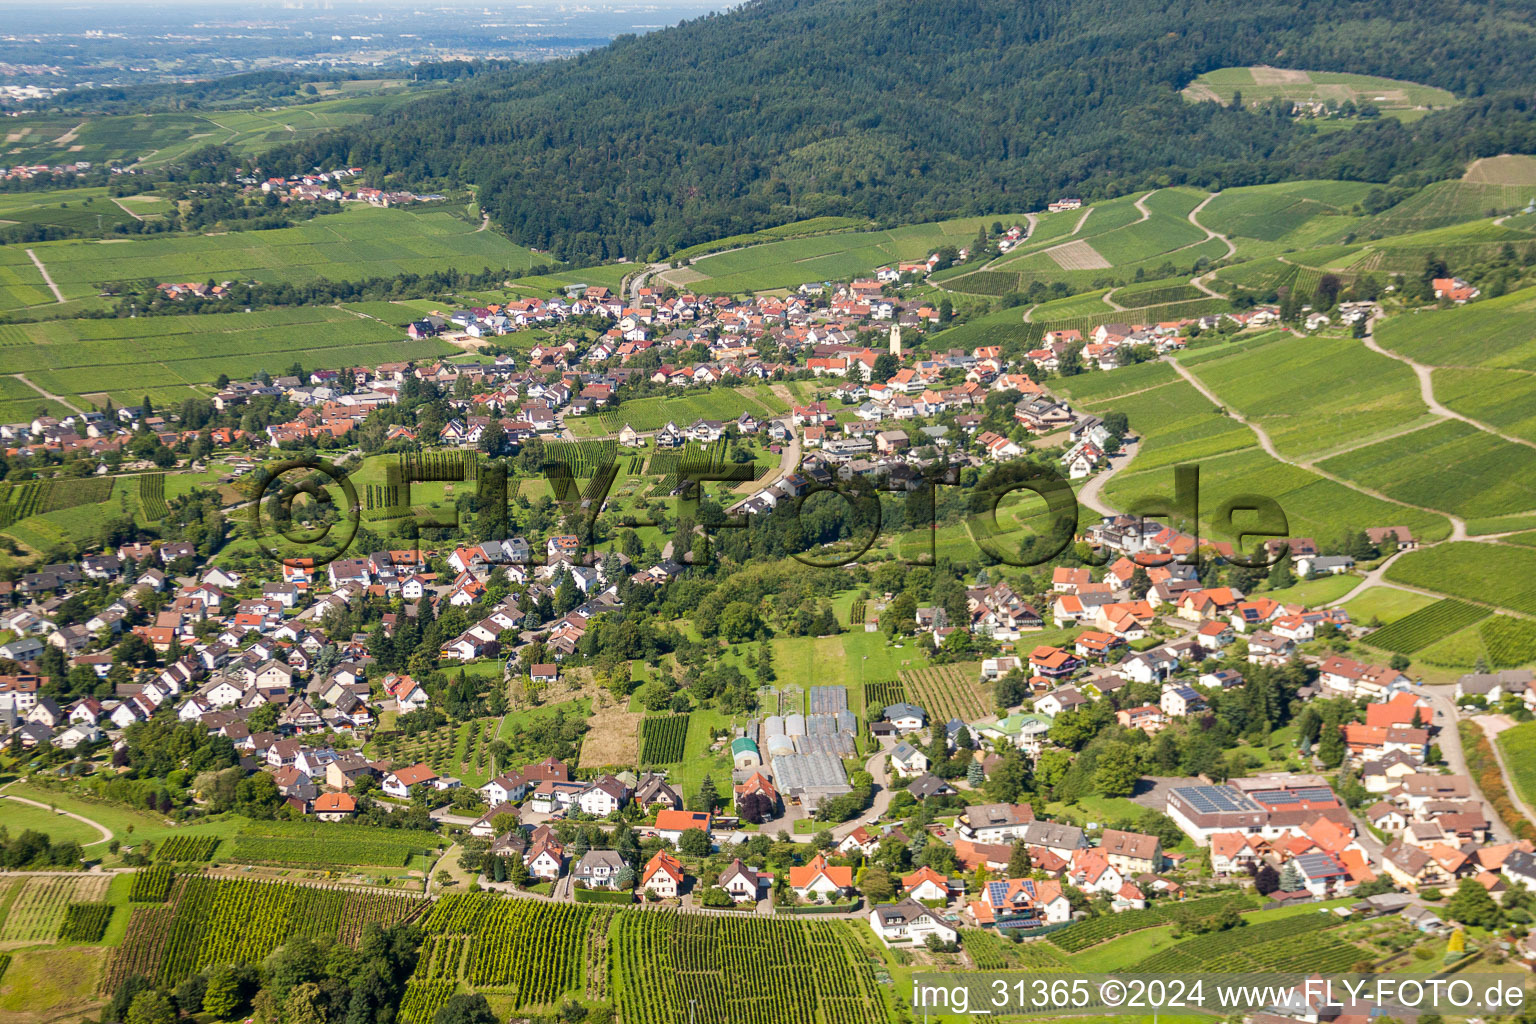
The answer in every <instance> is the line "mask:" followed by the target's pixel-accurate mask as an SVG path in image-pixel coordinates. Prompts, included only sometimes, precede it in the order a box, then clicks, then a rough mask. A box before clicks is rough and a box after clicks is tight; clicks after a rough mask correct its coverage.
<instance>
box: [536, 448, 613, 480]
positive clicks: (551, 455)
mask: <svg viewBox="0 0 1536 1024" xmlns="http://www.w3.org/2000/svg"><path fill="white" fill-rule="evenodd" d="M618 457H619V445H618V442H617V441H545V442H544V465H545V466H546V467H550V466H560V467H564V468H566V469H569V470H570V473H571V476H573V477H580V476H586V477H590V476H596V475H597V473H598V470H600V469H601V468H603V467H604V466H613V465H615V464H616V462H617V460H618Z"/></svg>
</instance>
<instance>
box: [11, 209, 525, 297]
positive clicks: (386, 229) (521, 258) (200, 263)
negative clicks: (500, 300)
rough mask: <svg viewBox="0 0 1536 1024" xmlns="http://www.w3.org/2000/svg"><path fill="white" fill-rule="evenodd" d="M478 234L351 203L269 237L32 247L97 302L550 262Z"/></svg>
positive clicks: (453, 223) (431, 216) (443, 214)
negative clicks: (197, 289)
mask: <svg viewBox="0 0 1536 1024" xmlns="http://www.w3.org/2000/svg"><path fill="white" fill-rule="evenodd" d="M478 227H479V225H478V224H474V223H471V222H470V221H469V220H467V219H465V218H463V217H459V216H455V215H454V213H453V212H450V211H449V210H447V209H444V208H442V207H440V206H425V207H421V208H417V209H409V210H407V209H400V208H394V207H392V208H388V209H378V208H374V207H368V206H351V207H349V208H347V209H346V210H344V211H343V212H341V213H337V214H330V215H327V216H324V217H317V218H315V219H314V220H310V221H306V222H304V223H303V224H299V225H296V226H294V227H285V228H274V229H272V230H270V231H236V232H228V233H223V234H207V235H157V236H148V237H143V238H123V239H102V240H94V239H92V240H70V241H62V242H39V243H37V244H35V245H32V246H30V247H29V248H30V249H31V251H32V252H33V253H35V254H36V255H37V258H38V259H40V260H42V261H43V263H44V265H45V266H47V268H48V273H49V275H50V276H51V277H52V278H53V280H54V282H55V283H56V284H57V285H58V286H59V288H60V289H61V290H62V291H63V292H64V294H65V296H66V297H67V298H70V299H79V298H83V297H86V296H93V295H95V294H96V293H97V292H98V291H100V290H101V288H102V286H103V285H106V284H109V283H113V282H136V281H147V282H150V283H159V282H161V281H206V280H208V279H209V278H212V279H214V280H216V281H224V280H234V281H245V280H252V279H254V280H257V281H262V282H264V283H274V282H286V283H290V284H303V283H306V282H311V281H317V280H320V279H329V280H332V281H337V280H357V279H361V278H367V277H393V276H396V275H398V274H427V273H431V272H433V271H438V270H443V269H446V268H454V269H457V270H461V271H465V272H473V271H480V270H482V269H484V268H486V267H508V268H511V269H526V268H527V267H530V266H532V265H533V264H534V263H536V262H549V261H550V260H549V257H539V256H535V255H534V254H533V252H532V251H531V250H529V249H525V248H523V247H522V246H520V245H515V244H513V243H512V242H511V241H509V240H508V239H507V238H506V237H505V236H504V235H502V234H501V233H500V232H497V231H494V230H487V231H480V230H478ZM21 258H22V259H26V255H25V254H24V253H23V254H21Z"/></svg>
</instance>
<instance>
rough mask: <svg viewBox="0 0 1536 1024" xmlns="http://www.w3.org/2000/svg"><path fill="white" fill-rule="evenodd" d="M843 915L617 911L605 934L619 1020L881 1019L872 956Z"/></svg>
mask: <svg viewBox="0 0 1536 1024" xmlns="http://www.w3.org/2000/svg"><path fill="white" fill-rule="evenodd" d="M850 927H851V926H850V925H849V924H848V923H846V922H843V921H804V922H802V921H780V920H774V919H771V918H770V919H763V918H756V917H749V918H735V917H719V916H713V915H712V916H707V917H706V916H704V915H700V914H682V913H673V912H620V913H618V914H616V915H615V916H614V921H613V926H612V929H611V932H610V946H609V949H610V954H611V956H610V962H609V970H610V971H611V975H612V990H613V995H614V1005H615V1009H617V1010H618V1012H619V1016H620V1017H621V1018H622V1019H623V1021H624V1024H684V1022H690V1024H884V1022H885V1021H886V1020H887V1019H888V1016H887V1012H886V1007H885V1000H884V998H883V996H882V995H881V994H880V991H879V989H878V988H877V987H876V984H877V983H876V981H875V975H874V971H873V969H872V967H871V964H870V958H869V957H868V955H867V954H866V953H865V952H864V951H863V950H862V949H861V948H860V946H859V944H858V940H857V938H856V937H855V936H854V934H853V933H852V931H851V930H850Z"/></svg>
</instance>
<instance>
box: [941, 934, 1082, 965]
mask: <svg viewBox="0 0 1536 1024" xmlns="http://www.w3.org/2000/svg"><path fill="white" fill-rule="evenodd" d="M960 946H961V948H962V949H964V950H965V952H966V955H968V956H969V957H970V958H971V963H972V964H974V965H975V967H976V969H977V970H978V971H1006V970H1019V969H1023V970H1030V971H1065V970H1067V969H1068V968H1069V967H1070V966H1071V965H1070V964H1068V963H1067V961H1066V960H1064V959H1062V957H1061V954H1059V953H1057V952H1056V951H1055V950H1054V949H1052V948H1051V946H1050V945H1049V944H1048V943H1045V942H1013V941H1011V940H1009V939H1005V938H1003V937H1002V936H1000V935H998V934H997V933H996V932H995V931H988V930H986V929H984V928H965V929H962V930H961V932H960Z"/></svg>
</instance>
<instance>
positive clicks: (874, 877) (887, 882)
mask: <svg viewBox="0 0 1536 1024" xmlns="http://www.w3.org/2000/svg"><path fill="white" fill-rule="evenodd" d="M859 889H860V890H862V891H863V893H864V895H865V896H866V897H867V898H868V899H869V901H870V902H871V903H884V902H885V901H886V900H889V899H890V898H891V897H892V896H894V895H895V894H896V883H895V882H894V881H892V880H891V873H890V872H889V871H887V870H886V869H885V868H882V867H878V866H876V867H868V868H865V869H864V871H863V873H862V874H861V875H860V876H859Z"/></svg>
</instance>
